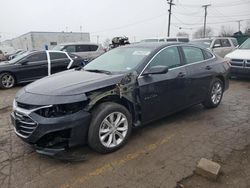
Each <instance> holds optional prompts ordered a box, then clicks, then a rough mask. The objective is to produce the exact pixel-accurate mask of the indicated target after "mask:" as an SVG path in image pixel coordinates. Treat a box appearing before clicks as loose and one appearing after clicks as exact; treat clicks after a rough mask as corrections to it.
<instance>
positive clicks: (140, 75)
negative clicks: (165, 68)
mask: <svg viewBox="0 0 250 188" xmlns="http://www.w3.org/2000/svg"><path fill="white" fill-rule="evenodd" d="M171 47H194V48H199V47H196V46H193V45H184V46H181V45H171V46H166V47H164V48H162V49H161V50H160V51H159V52H157V53H156V54H155V55H154V56H153V57H152V58H151V59H150V60H149V62H148V63H147V64H146V65H145V67H144V68H143V69H142V71H141V73H140V74H139V76H138V78H141V77H143V76H142V73H143V72H144V71H145V70H146V69H147V67H148V65H149V64H150V63H151V62H152V61H153V60H154V58H155V57H156V56H157V55H158V54H159V53H161V52H162V51H163V50H165V49H167V48H171ZM199 49H201V50H205V51H207V52H209V53H211V52H210V51H209V50H206V49H202V48H199ZM211 54H212V55H213V57H211V58H209V59H204V60H203V61H197V62H194V63H189V64H184V65H181V66H179V67H174V68H170V69H169V71H170V70H175V69H178V68H183V67H186V66H189V65H194V64H198V63H204V62H206V61H209V60H212V59H215V57H216V56H215V55H214V54H213V53H211Z"/></svg>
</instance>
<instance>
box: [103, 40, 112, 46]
mask: <svg viewBox="0 0 250 188" xmlns="http://www.w3.org/2000/svg"><path fill="white" fill-rule="evenodd" d="M110 41H111V40H110V39H109V38H107V39H106V40H105V41H104V42H103V47H104V48H108V47H109V45H110Z"/></svg>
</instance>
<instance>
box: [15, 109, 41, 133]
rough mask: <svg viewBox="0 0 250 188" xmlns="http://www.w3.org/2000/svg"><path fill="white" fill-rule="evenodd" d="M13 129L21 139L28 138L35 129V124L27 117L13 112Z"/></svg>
mask: <svg viewBox="0 0 250 188" xmlns="http://www.w3.org/2000/svg"><path fill="white" fill-rule="evenodd" d="M14 114H15V121H16V123H15V126H16V127H15V128H16V131H17V133H19V134H20V135H21V136H23V137H29V136H30V135H31V134H32V132H33V131H34V130H35V129H36V127H37V123H36V122H34V121H33V120H32V119H31V118H30V117H29V116H27V115H24V114H21V113H19V112H15V113H14Z"/></svg>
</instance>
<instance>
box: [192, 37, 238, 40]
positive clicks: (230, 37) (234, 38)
mask: <svg viewBox="0 0 250 188" xmlns="http://www.w3.org/2000/svg"><path fill="white" fill-rule="evenodd" d="M213 39H235V38H234V37H211V38H199V39H192V40H191V41H199V40H213Z"/></svg>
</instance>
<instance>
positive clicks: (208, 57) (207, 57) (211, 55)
mask: <svg viewBox="0 0 250 188" xmlns="http://www.w3.org/2000/svg"><path fill="white" fill-rule="evenodd" d="M203 53H204V56H205V59H211V58H212V57H213V54H212V53H210V52H208V51H207V50H203Z"/></svg>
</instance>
